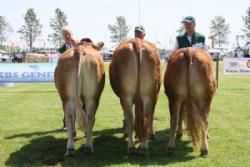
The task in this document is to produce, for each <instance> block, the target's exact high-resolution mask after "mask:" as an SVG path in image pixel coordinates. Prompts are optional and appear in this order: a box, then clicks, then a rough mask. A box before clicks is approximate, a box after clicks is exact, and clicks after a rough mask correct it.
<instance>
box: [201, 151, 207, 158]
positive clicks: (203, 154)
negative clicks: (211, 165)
mask: <svg viewBox="0 0 250 167" xmlns="http://www.w3.org/2000/svg"><path fill="white" fill-rule="evenodd" d="M207 155H208V150H201V154H200V156H201V157H206V156H207Z"/></svg>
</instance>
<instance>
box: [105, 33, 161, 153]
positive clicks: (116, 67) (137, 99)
mask: <svg viewBox="0 0 250 167" xmlns="http://www.w3.org/2000/svg"><path fill="white" fill-rule="evenodd" d="M109 77H110V84H111V87H112V89H113V91H114V93H115V94H116V95H117V96H118V97H119V99H120V104H121V106H122V109H123V112H124V116H125V120H126V125H127V126H128V154H135V153H138V154H142V155H146V154H147V153H148V139H147V138H148V136H149V135H148V134H152V135H154V133H155V132H154V129H153V116H154V110H155V105H156V102H157V98H158V93H159V89H160V85H161V71H160V55H159V52H158V50H157V48H156V47H155V46H154V45H153V44H152V43H150V42H148V41H146V40H142V39H139V38H136V39H132V40H127V41H124V42H122V43H120V44H119V45H118V46H117V48H116V49H115V51H114V54H113V56H112V61H111V63H110V67H109ZM133 105H135V114H133ZM134 115H135V120H134ZM134 130H135V132H136V136H137V137H138V140H139V142H140V146H139V148H138V149H136V148H135V142H134V138H133V131H134Z"/></svg>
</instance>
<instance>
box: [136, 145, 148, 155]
mask: <svg viewBox="0 0 250 167" xmlns="http://www.w3.org/2000/svg"><path fill="white" fill-rule="evenodd" d="M137 154H138V155H140V156H148V149H146V148H141V147H139V148H138V150H137Z"/></svg>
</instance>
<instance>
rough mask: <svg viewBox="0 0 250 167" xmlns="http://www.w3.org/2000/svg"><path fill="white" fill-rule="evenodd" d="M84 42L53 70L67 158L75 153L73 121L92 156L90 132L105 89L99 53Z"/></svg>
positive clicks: (70, 50) (97, 47) (68, 53)
mask: <svg viewBox="0 0 250 167" xmlns="http://www.w3.org/2000/svg"><path fill="white" fill-rule="evenodd" d="M102 46H103V43H102V42H100V43H98V44H96V45H94V44H93V43H92V42H91V40H89V39H83V40H82V41H81V42H80V43H79V44H78V45H77V46H76V47H75V48H73V49H69V50H67V51H66V52H65V53H64V54H63V55H62V57H61V58H60V59H59V61H58V64H57V67H56V69H55V85H56V88H57V90H58V93H59V95H60V97H61V100H62V105H63V110H64V113H65V120H66V126H67V131H68V141H67V151H66V154H65V155H66V156H71V155H72V154H73V153H74V139H73V138H74V136H75V135H76V133H75V117H76V118H77V120H78V124H79V127H80V129H81V130H82V131H83V132H86V137H87V140H86V144H85V151H86V152H88V153H90V152H93V149H94V148H93V141H92V129H93V126H94V122H95V113H96V110H97V108H98V105H99V99H100V96H101V93H102V90H103V88H104V83H105V73H104V63H103V60H102V57H101V55H100V52H99V50H100V49H101V48H102Z"/></svg>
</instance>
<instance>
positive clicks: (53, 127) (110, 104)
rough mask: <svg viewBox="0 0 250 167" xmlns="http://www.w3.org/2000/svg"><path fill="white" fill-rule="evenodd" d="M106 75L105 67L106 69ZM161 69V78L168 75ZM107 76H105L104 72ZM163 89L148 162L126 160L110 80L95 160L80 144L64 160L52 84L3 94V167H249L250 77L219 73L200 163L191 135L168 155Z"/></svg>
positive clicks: (79, 137) (4, 90)
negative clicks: (206, 153) (206, 149)
mask: <svg viewBox="0 0 250 167" xmlns="http://www.w3.org/2000/svg"><path fill="white" fill-rule="evenodd" d="M106 69H108V68H107V66H106ZM164 70H165V69H164V68H163V70H162V71H163V72H164ZM106 74H107V70H106ZM167 104H168V103H167V98H166V96H165V94H164V91H163V87H162V89H161V92H160V97H159V101H158V104H157V108H156V115H155V116H156V117H155V128H156V134H157V136H158V139H157V140H156V141H150V143H149V147H150V149H149V156H147V157H140V156H127V154H126V149H127V142H126V140H125V139H124V138H122V130H121V126H122V119H123V114H122V110H121V107H120V104H119V100H118V98H117V97H116V96H115V95H114V94H113V92H112V90H111V87H110V84H109V79H108V76H107V78H106V86H105V89H104V92H103V94H102V97H101V102H100V106H99V109H98V111H97V115H96V123H95V126H94V147H95V152H94V153H93V154H92V155H86V154H85V153H84V151H83V148H84V141H85V138H84V137H83V136H82V134H81V133H78V134H77V138H76V141H75V143H76V154H75V156H74V157H72V158H65V157H64V153H65V148H66V139H67V134H66V132H64V131H61V130H60V128H61V127H62V118H63V112H62V107H61V102H60V99H59V97H58V94H57V92H56V90H55V87H54V84H52V83H48V84H16V86H15V87H10V88H0V167H1V166H65V167H66V166H88V167H93V166H169V167H172V166H196V167H203V166H205V167H210V166H215V167H233V166H235V167H236V166H237V167H238V166H239V167H249V166H250V121H249V120H250V76H249V75H248V76H247V75H245V76H236V75H224V74H223V73H222V70H220V83H219V89H218V90H217V93H216V95H215V98H214V100H213V104H212V110H211V113H210V118H209V120H210V122H209V132H210V136H211V137H210V139H209V156H208V157H207V158H201V157H199V151H197V150H194V149H193V147H192V143H191V142H190V140H189V139H188V137H187V135H186V134H185V135H184V138H183V140H182V141H179V142H178V143H177V150H176V152H175V154H174V155H172V156H168V155H167V149H166V148H167V142H168V136H169V111H168V105H167Z"/></svg>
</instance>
